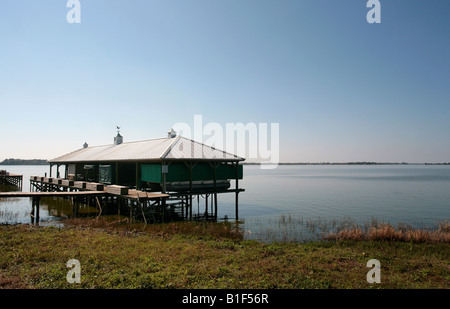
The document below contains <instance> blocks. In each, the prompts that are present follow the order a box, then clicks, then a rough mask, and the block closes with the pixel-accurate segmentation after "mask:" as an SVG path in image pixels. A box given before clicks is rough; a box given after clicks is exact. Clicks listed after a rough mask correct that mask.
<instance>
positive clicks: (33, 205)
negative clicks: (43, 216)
mask: <svg viewBox="0 0 450 309" xmlns="http://www.w3.org/2000/svg"><path fill="white" fill-rule="evenodd" d="M35 207H36V205H35V200H34V198H33V199H32V200H31V212H30V218H31V224H34V209H35Z"/></svg>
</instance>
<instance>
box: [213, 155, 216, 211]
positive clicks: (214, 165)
mask: <svg viewBox="0 0 450 309" xmlns="http://www.w3.org/2000/svg"><path fill="white" fill-rule="evenodd" d="M213 167H214V218H215V219H216V220H217V163H216V162H214V164H213Z"/></svg>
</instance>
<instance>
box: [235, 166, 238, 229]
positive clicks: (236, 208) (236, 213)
mask: <svg viewBox="0 0 450 309" xmlns="http://www.w3.org/2000/svg"><path fill="white" fill-rule="evenodd" d="M235 166H236V200H235V216H236V221H238V220H239V206H238V196H239V168H238V166H239V162H236V165H235Z"/></svg>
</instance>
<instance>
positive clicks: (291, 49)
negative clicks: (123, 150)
mask: <svg viewBox="0 0 450 309" xmlns="http://www.w3.org/2000/svg"><path fill="white" fill-rule="evenodd" d="M380 2H381V5H382V6H381V21H382V22H381V24H369V23H368V22H367V20H366V14H367V12H368V11H369V8H367V7H366V4H367V1H366V0H360V1H353V0H340V1H335V0H289V1H288V0H280V1H274V0H270V1H269V0H215V1H211V0H183V1H182V0H160V1H152V0H142V1H139V0H135V1H125V0H121V1H118V0H108V1H106V0H80V3H81V23H80V24H69V23H67V21H66V14H67V12H68V11H69V8H67V7H66V3H67V1H66V0H60V1H54V0H40V1H34V0H21V1H13V0H1V2H0V42H1V43H0V44H1V45H0V130H1V138H0V143H1V146H0V160H3V159H5V158H26V159H27V158H28V159H31V158H42V159H50V158H54V157H57V156H59V155H62V154H65V153H67V152H70V151H73V150H76V149H78V148H80V147H81V146H82V144H83V143H84V142H88V144H89V145H99V144H101V145H103V144H108V143H112V140H113V137H114V135H115V134H116V130H115V126H116V125H120V126H121V127H122V129H121V134H122V135H123V136H124V138H125V141H134V140H142V139H149V138H155V137H161V136H165V135H166V132H167V131H168V130H169V129H170V127H171V126H172V125H173V124H174V123H177V122H186V123H193V119H194V115H195V114H200V115H202V117H203V122H204V123H208V122H216V123H219V124H223V125H224V126H225V124H226V123H238V122H242V123H244V124H246V123H256V124H258V123H279V125H280V160H281V161H289V162H323V161H329V162H347V161H380V162H392V161H393V162H401V161H407V162H449V161H450V142H449V141H450V1H448V0H433V1H427V0H409V1H408V0H395V1H387V0H381V1H380Z"/></svg>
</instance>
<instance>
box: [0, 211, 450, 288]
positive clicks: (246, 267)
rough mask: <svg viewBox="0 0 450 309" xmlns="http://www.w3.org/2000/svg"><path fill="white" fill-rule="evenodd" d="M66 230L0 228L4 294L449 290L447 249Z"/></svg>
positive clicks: (182, 232)
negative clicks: (77, 276)
mask: <svg viewBox="0 0 450 309" xmlns="http://www.w3.org/2000/svg"><path fill="white" fill-rule="evenodd" d="M66 223H67V224H66V227H64V228H57V227H33V226H30V225H15V226H0V250H1V255H0V287H1V288H101V289H109V288H189V289H190V288H193V289H196V288H231V289H232V288H244V289H247V288H277V289H285V288H293V289H298V288H404V289H409V288H425V289H434V288H450V286H449V282H450V250H449V249H450V246H449V244H448V243H439V242H438V243H426V242H425V243H424V242H421V243H418V242H415V241H406V242H405V241H398V240H397V241H385V240H364V241H361V240H351V239H350V240H349V239H347V238H348V237H346V239H345V240H341V239H339V238H335V239H334V240H331V241H322V242H312V243H304V244H301V243H272V244H264V243H260V242H256V241H244V240H242V235H241V234H240V233H239V232H236V231H235V230H234V229H233V228H232V226H231V225H229V224H225V223H217V224H212V223H208V224H205V223H177V224H164V225H146V226H144V225H142V224H134V225H133V224H129V223H127V222H126V220H123V221H117V220H113V221H111V220H110V219H107V218H100V219H99V220H95V219H76V220H73V221H71V222H70V221H67V222H66ZM69 223H72V224H69ZM70 259H77V260H79V261H80V264H81V283H73V284H70V283H68V282H67V280H66V275H67V273H68V271H69V268H67V267H66V263H67V261H69V260H70ZM370 259H377V260H379V261H380V263H381V283H380V284H376V283H372V284H369V283H368V282H367V280H366V275H367V272H368V271H369V270H371V268H368V267H367V266H366V264H367V262H368V261H369V260H370Z"/></svg>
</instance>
